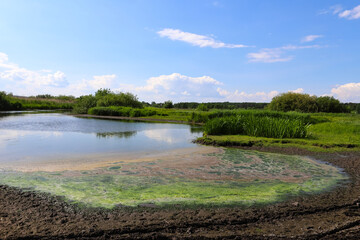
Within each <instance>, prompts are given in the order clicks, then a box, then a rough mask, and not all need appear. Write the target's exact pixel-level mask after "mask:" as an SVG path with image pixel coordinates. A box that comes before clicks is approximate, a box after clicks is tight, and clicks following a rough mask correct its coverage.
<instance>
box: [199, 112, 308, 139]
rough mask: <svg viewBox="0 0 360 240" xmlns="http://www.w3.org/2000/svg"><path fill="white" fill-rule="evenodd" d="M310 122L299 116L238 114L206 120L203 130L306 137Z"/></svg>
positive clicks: (277, 136)
mask: <svg viewBox="0 0 360 240" xmlns="http://www.w3.org/2000/svg"><path fill="white" fill-rule="evenodd" d="M309 126H310V123H308V122H307V121H305V120H304V119H301V118H290V117H279V116H277V117H271V116H266V115H260V114H258V115H256V114H239V115H237V116H230V117H218V118H214V119H211V120H209V121H207V122H206V124H205V126H204V131H205V133H207V134H210V135H249V136H255V137H269V138H306V137H308V136H309V134H308V128H309Z"/></svg>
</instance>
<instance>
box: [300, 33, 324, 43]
mask: <svg viewBox="0 0 360 240" xmlns="http://www.w3.org/2000/svg"><path fill="white" fill-rule="evenodd" d="M321 37H323V36H322V35H308V36H305V37H303V38H302V39H301V42H312V41H314V40H316V39H318V38H321Z"/></svg>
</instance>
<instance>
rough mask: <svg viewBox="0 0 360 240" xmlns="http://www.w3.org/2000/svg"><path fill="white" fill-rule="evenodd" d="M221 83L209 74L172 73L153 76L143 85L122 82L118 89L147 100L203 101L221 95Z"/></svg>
mask: <svg viewBox="0 0 360 240" xmlns="http://www.w3.org/2000/svg"><path fill="white" fill-rule="evenodd" d="M220 85H223V83H222V82H219V81H217V80H216V79H214V78H212V77H209V76H202V77H189V76H186V75H182V74H180V73H172V74H169V75H160V76H157V77H151V78H149V79H148V80H147V81H146V84H145V85H143V86H135V85H124V84H121V85H120V88H118V89H116V90H118V91H129V92H133V93H135V94H137V95H139V96H141V100H145V101H156V102H162V101H166V100H169V99H170V100H172V101H174V102H180V101H203V99H213V98H216V97H219V95H218V93H217V91H216V88H217V87H218V86H220Z"/></svg>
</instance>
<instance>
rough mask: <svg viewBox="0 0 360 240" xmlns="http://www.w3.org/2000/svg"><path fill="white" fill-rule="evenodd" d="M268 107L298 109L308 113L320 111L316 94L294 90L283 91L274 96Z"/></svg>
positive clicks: (283, 109)
mask: <svg viewBox="0 0 360 240" xmlns="http://www.w3.org/2000/svg"><path fill="white" fill-rule="evenodd" d="M268 108H269V109H270V110H275V111H283V112H289V111H297V112H306V113H308V112H317V111H318V106H317V103H316V96H310V95H309V94H302V93H293V92H288V93H283V94H280V95H278V96H276V97H274V98H273V99H272V100H271V102H270V104H269V105H268Z"/></svg>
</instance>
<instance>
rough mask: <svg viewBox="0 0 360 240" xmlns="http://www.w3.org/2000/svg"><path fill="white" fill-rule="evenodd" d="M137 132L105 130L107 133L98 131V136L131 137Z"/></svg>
mask: <svg viewBox="0 0 360 240" xmlns="http://www.w3.org/2000/svg"><path fill="white" fill-rule="evenodd" d="M135 134H136V131H129V132H105V133H96V136H97V137H98V138H111V137H117V138H129V137H132V136H134V135H135Z"/></svg>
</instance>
